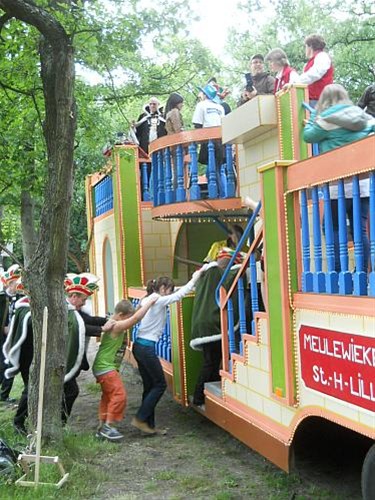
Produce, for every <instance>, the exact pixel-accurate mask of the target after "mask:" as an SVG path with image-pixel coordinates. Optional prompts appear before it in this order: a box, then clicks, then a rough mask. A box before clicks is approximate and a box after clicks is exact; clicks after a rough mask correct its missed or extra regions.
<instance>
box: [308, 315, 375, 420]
mask: <svg viewBox="0 0 375 500" xmlns="http://www.w3.org/2000/svg"><path fill="white" fill-rule="evenodd" d="M299 352H300V359H301V377H302V380H303V382H304V384H305V386H306V387H309V388H310V389H314V390H315V391H318V392H320V393H323V394H326V395H328V396H332V397H334V398H337V399H340V400H341V401H347V402H348V403H351V404H353V405H355V406H359V407H361V408H365V409H366V410H370V411H373V412H375V338H373V337H372V338H371V337H365V336H362V335H353V334H350V333H340V332H335V331H332V330H325V329H323V328H315V327H312V326H306V325H302V326H301V327H300V330H299Z"/></svg>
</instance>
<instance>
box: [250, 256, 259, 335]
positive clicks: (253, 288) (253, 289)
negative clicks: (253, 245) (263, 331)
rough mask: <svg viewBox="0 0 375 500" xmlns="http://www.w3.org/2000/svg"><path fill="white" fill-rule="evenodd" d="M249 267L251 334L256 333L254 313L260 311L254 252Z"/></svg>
mask: <svg viewBox="0 0 375 500" xmlns="http://www.w3.org/2000/svg"><path fill="white" fill-rule="evenodd" d="M249 267H250V294H251V313H252V320H251V334H252V335H255V334H256V325H255V318H254V315H255V313H256V312H258V311H259V300H258V282H257V267H256V260H255V256H254V254H253V253H252V254H251V255H250V261H249Z"/></svg>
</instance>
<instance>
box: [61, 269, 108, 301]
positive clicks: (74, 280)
mask: <svg viewBox="0 0 375 500" xmlns="http://www.w3.org/2000/svg"><path fill="white" fill-rule="evenodd" d="M98 281H99V278H98V277H97V276H95V275H94V274H91V273H81V274H74V273H69V274H67V275H66V278H65V280H64V287H65V292H66V293H67V294H70V293H81V294H82V295H85V296H86V297H90V295H92V294H93V293H94V292H95V291H96V290H98V289H99V286H98V285H97V282H98Z"/></svg>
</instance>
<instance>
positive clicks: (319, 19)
mask: <svg viewBox="0 0 375 500" xmlns="http://www.w3.org/2000/svg"><path fill="white" fill-rule="evenodd" d="M242 8H243V10H244V13H245V15H246V16H248V18H249V26H251V28H249V30H248V31H245V32H239V31H236V30H234V31H232V33H231V34H230V39H229V43H228V48H229V50H230V53H231V54H232V56H233V58H234V59H235V61H236V64H235V67H234V68H233V69H232V70H231V73H230V74H231V75H232V78H233V77H234V75H235V74H236V73H237V74H238V72H246V71H248V64H249V59H250V57H251V55H252V54H255V53H258V52H260V53H263V54H264V55H265V54H267V52H268V51H269V50H271V49H273V48H275V47H281V48H283V49H284V50H285V52H286V53H287V55H288V58H289V60H290V63H291V65H292V66H293V67H295V68H296V70H297V71H299V72H301V71H302V68H303V65H304V63H305V62H306V59H305V55H304V44H303V40H304V38H305V37H306V36H307V35H309V34H311V33H319V34H321V35H322V36H323V37H324V39H325V41H326V43H327V49H328V52H329V53H330V54H331V56H332V58H333V62H334V66H335V81H336V82H337V83H341V84H342V85H344V86H345V87H346V88H347V90H348V91H349V93H350V95H351V97H352V99H353V100H354V101H356V100H357V99H358V98H359V96H360V95H361V93H362V92H363V90H364V88H365V87H366V86H367V85H369V84H370V83H372V82H373V81H374V77H375V66H374V56H375V51H374V41H375V13H374V9H373V6H372V7H371V6H370V4H369V3H366V2H363V1H361V0H349V1H348V2H340V1H336V2H329V1H328V0H327V1H326V0H320V2H318V4H317V3H316V2H315V3H314V2H310V1H308V0H275V1H270V0H263V1H261V2H260V1H258V0H248V1H244V2H243V3H242ZM265 13H267V15H264V14H265ZM234 79H236V78H235V77H234ZM236 81H238V80H236Z"/></svg>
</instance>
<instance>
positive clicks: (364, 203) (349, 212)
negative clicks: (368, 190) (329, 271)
mask: <svg viewBox="0 0 375 500" xmlns="http://www.w3.org/2000/svg"><path fill="white" fill-rule="evenodd" d="M369 204H370V198H368V197H365V198H361V233H362V243H363V264H364V266H363V269H358V271H364V272H365V273H367V270H368V264H369V257H370V243H369V239H368V234H367V222H368V212H369ZM345 206H346V216H347V218H348V220H349V225H350V233H351V236H352V238H353V235H354V232H353V231H354V230H353V198H347V199H346V200H345ZM331 210H332V223H333V237H334V245H335V271H337V272H340V271H341V265H340V245H339V222H338V201H337V200H331Z"/></svg>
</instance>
